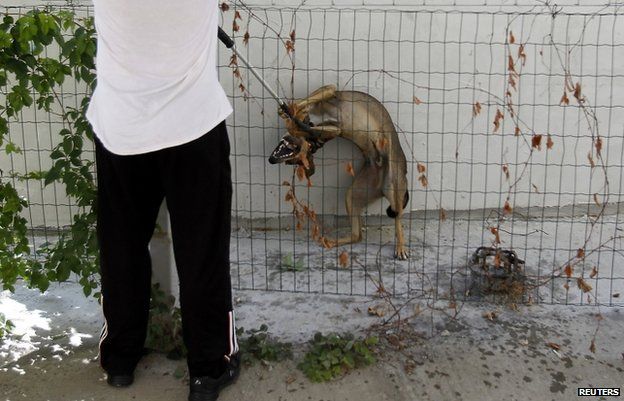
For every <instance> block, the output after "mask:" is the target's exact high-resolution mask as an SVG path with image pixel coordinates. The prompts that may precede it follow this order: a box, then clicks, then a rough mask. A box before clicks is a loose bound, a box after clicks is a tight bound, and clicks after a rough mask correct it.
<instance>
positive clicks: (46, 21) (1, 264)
mask: <svg viewBox="0 0 624 401" xmlns="http://www.w3.org/2000/svg"><path fill="white" fill-rule="evenodd" d="M95 53H96V40H95V29H94V25H93V20H92V18H82V17H79V16H77V15H76V14H75V13H74V12H72V11H67V10H61V11H58V10H56V11H55V10H52V9H43V10H32V11H29V12H27V13H25V14H23V15H19V16H14V15H11V14H10V10H9V11H6V12H5V14H4V15H3V16H2V20H1V23H0V91H1V92H2V93H3V95H5V96H4V98H5V99H6V102H5V103H4V104H0V149H3V150H4V152H5V153H6V154H7V155H9V156H10V155H12V154H21V153H22V152H23V150H22V149H21V148H20V147H19V146H18V144H16V143H15V142H13V141H12V138H11V127H12V126H14V124H18V123H20V122H23V121H22V120H23V117H22V115H23V112H25V111H28V110H41V111H44V112H46V113H49V114H50V115H51V116H55V117H57V118H58V119H59V122H62V124H61V125H62V128H60V129H59V130H58V131H57V132H52V135H53V146H52V149H51V150H50V153H49V158H50V159H51V166H50V167H49V168H48V169H43V170H40V171H26V172H22V171H14V170H13V171H0V283H1V284H2V288H3V289H8V290H11V291H12V290H14V285H15V283H16V281H17V280H18V279H20V278H21V279H24V280H25V281H26V283H27V284H28V285H29V286H30V287H33V288H38V289H39V290H41V291H45V290H46V289H47V288H48V286H49V285H50V283H51V282H62V281H66V280H68V279H69V278H70V276H71V274H72V273H74V274H76V275H77V277H78V278H79V282H80V284H81V285H82V287H83V290H84V293H85V295H87V296H89V295H92V294H93V292H94V290H95V289H96V288H97V287H98V277H97V241H96V236H95V221H96V217H95V216H96V215H95V199H96V187H95V181H94V177H93V174H92V171H93V161H92V160H90V159H89V158H87V157H85V156H84V154H83V151H84V149H85V148H87V147H88V144H90V143H91V141H92V140H93V132H92V130H91V126H90V125H89V123H88V122H87V120H86V118H85V112H86V109H87V106H88V104H89V99H90V97H89V94H90V93H92V91H93V89H94V87H95V82H96V80H95V64H94V57H95ZM70 80H71V81H74V80H75V81H76V82H78V83H84V84H85V85H86V87H87V95H86V96H85V97H84V98H83V99H82V100H81V102H80V103H79V104H78V105H77V106H76V107H71V106H67V105H65V104H64V102H63V97H62V86H63V84H64V83H65V82H66V81H68V82H69V81H70ZM24 182H39V183H42V184H43V185H44V186H49V185H52V184H53V183H56V184H59V185H60V186H62V187H64V189H65V192H66V195H67V196H68V197H69V198H70V199H71V200H72V203H73V204H75V205H76V206H78V208H79V209H78V210H79V211H78V212H77V213H75V214H74V216H72V224H71V226H70V227H68V228H67V229H64V230H61V231H60V233H59V237H58V240H57V241H56V242H55V243H47V244H44V245H40V246H37V247H35V244H32V243H31V242H30V241H29V238H28V232H27V226H28V221H27V219H26V218H25V217H24V216H25V215H26V213H25V212H26V210H27V209H28V208H29V207H30V206H31V204H30V201H29V200H28V199H25V198H23V197H21V196H20V195H19V194H18V191H17V190H16V186H17V184H21V183H24ZM95 295H98V294H97V293H96V294H95Z"/></svg>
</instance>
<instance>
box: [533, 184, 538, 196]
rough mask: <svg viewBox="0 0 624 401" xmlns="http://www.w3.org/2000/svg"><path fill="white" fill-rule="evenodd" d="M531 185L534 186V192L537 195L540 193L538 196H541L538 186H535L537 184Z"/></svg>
mask: <svg viewBox="0 0 624 401" xmlns="http://www.w3.org/2000/svg"><path fill="white" fill-rule="evenodd" d="M531 185H533V190H534V191H535V192H536V193H538V194H539V193H540V191H539V189H537V185H535V184H531Z"/></svg>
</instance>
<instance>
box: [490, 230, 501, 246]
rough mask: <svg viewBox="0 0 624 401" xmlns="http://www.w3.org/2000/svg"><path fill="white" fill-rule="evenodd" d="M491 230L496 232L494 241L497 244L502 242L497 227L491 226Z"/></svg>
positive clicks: (493, 232)
mask: <svg viewBox="0 0 624 401" xmlns="http://www.w3.org/2000/svg"><path fill="white" fill-rule="evenodd" d="M490 232H491V233H492V234H494V241H495V242H496V243H497V244H500V243H501V240H500V235H499V234H498V229H497V228H496V227H490Z"/></svg>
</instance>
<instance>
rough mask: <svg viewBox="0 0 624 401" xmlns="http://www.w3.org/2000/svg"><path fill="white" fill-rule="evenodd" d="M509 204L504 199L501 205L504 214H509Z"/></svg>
mask: <svg viewBox="0 0 624 401" xmlns="http://www.w3.org/2000/svg"><path fill="white" fill-rule="evenodd" d="M511 211H512V209H511V206H510V205H509V201H505V206H504V207H503V212H504V214H511Z"/></svg>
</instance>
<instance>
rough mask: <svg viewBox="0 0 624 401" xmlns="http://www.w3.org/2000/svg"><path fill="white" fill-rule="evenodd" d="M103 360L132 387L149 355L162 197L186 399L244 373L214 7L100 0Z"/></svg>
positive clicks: (112, 375) (93, 109) (205, 395)
mask: <svg viewBox="0 0 624 401" xmlns="http://www.w3.org/2000/svg"><path fill="white" fill-rule="evenodd" d="M94 6H95V8H94V10H95V11H94V15H95V27H96V30H97V33H98V52H97V65H96V67H97V74H98V75H97V88H96V89H95V92H94V94H93V98H92V100H91V104H90V106H89V109H88V112H87V117H88V119H89V121H90V122H91V124H92V126H93V130H94V132H95V134H96V161H97V178H98V204H97V212H98V225H97V231H98V241H99V246H100V268H101V275H102V307H103V310H104V318H105V324H104V328H103V331H102V336H101V340H100V363H101V365H102V367H103V368H104V370H105V371H106V372H107V375H108V379H107V380H108V383H109V384H111V385H112V386H128V385H130V384H132V382H133V380H134V376H133V372H134V369H135V367H136V365H137V363H138V362H139V360H140V358H141V356H142V355H143V345H144V342H145V336H146V331H147V320H148V309H149V300H150V286H151V262H150V255H149V250H148V243H149V241H150V238H151V236H152V233H153V231H154V226H155V221H156V217H157V214H158V209H159V206H160V205H161V203H162V200H163V198H164V199H166V203H167V207H168V209H169V214H170V218H171V226H172V235H173V246H174V252H175V259H176V265H177V267H178V276H179V279H180V304H181V309H182V323H183V332H184V343H185V345H186V348H187V350H188V368H189V373H190V377H191V382H190V395H189V400H216V399H217V397H218V393H219V389H220V388H222V387H223V386H225V385H227V384H230V383H231V382H233V381H234V380H235V379H236V377H237V376H238V372H239V354H238V345H237V342H236V332H235V326H234V314H233V312H232V302H231V285H230V272H229V238H230V216H231V197H232V182H231V170H230V163H229V152H230V147H229V141H228V136H227V132H226V128H225V123H224V119H225V118H226V117H227V116H228V115H229V114H230V113H231V112H232V108H231V106H230V104H229V102H228V100H227V97H226V95H225V92H224V91H223V88H222V87H221V85H220V84H219V82H218V80H217V70H216V50H217V49H216V48H217V23H218V8H217V7H218V5H217V1H216V0H178V1H171V0H150V1H147V0H133V1H126V0H94Z"/></svg>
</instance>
